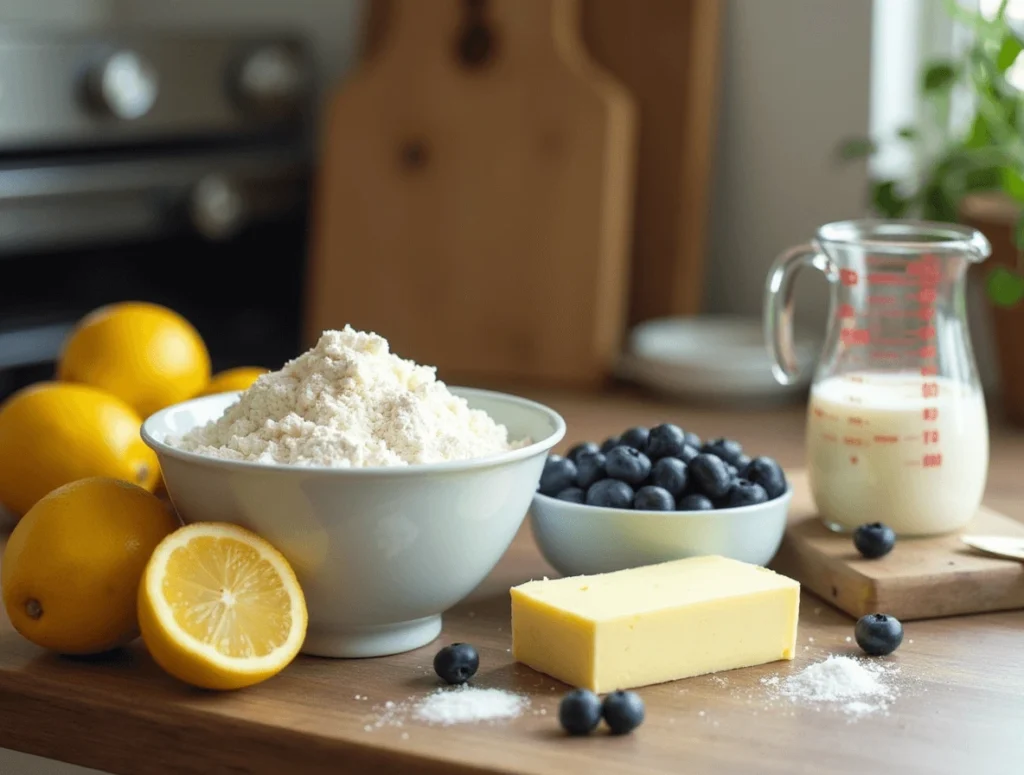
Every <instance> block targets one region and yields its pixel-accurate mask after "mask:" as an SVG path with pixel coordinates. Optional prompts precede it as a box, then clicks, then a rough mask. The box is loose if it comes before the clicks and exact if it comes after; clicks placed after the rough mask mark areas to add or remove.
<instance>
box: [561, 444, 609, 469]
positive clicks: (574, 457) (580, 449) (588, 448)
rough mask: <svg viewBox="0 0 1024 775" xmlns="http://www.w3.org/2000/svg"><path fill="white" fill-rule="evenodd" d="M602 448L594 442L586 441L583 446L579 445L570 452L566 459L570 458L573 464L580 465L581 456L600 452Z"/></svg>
mask: <svg viewBox="0 0 1024 775" xmlns="http://www.w3.org/2000/svg"><path fill="white" fill-rule="evenodd" d="M600 451H601V448H600V447H599V446H597V444H595V443H594V442H592V441H584V442H583V443H582V444H577V445H576V446H575V447H573V448H572V449H570V450H569V452H568V453H567V454H566V457H567V458H569V459H570V460H571V461H572V462H573V463H576V464H577V465H579V462H580V455H584V454H587V453H589V452H600Z"/></svg>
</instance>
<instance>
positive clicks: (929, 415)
mask: <svg viewBox="0 0 1024 775" xmlns="http://www.w3.org/2000/svg"><path fill="white" fill-rule="evenodd" d="M921 417H922V419H923V420H924V421H925V422H935V421H936V420H938V419H939V410H938V408H936V407H934V406H929V407H927V408H926V409H924V410H923V411H922V412H921Z"/></svg>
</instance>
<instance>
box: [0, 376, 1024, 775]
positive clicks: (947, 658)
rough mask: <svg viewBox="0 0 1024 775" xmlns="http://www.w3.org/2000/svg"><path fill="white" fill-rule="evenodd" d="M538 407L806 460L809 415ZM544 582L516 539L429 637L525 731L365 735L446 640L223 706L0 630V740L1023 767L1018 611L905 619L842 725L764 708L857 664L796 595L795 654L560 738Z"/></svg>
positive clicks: (483, 767) (1011, 447) (70, 750)
mask: <svg viewBox="0 0 1024 775" xmlns="http://www.w3.org/2000/svg"><path fill="white" fill-rule="evenodd" d="M534 397H536V398H538V399H539V400H542V401H545V402H547V403H549V404H551V405H552V406H554V407H555V408H556V409H558V410H559V411H561V412H562V413H563V414H564V415H565V418H566V420H567V422H568V424H569V428H570V431H569V438H568V439H567V441H566V444H564V445H563V446H567V445H568V444H569V443H573V442H575V441H578V440H581V439H582V438H586V437H590V438H595V439H600V438H603V437H604V436H606V435H607V434H608V433H611V432H617V431H621V430H622V429H623V428H625V427H627V426H629V425H635V424H646V423H650V424H654V423H657V422H660V421H666V420H670V421H673V422H677V423H679V424H680V425H682V426H684V427H685V428H687V429H692V430H694V431H695V432H697V433H699V434H701V435H702V436H718V435H726V436H731V437H733V438H738V439H740V440H741V441H743V442H745V445H746V446H747V448H748V449H749V450H750V451H751V452H753V453H754V454H758V453H760V454H768V455H772V456H775V457H776V458H778V459H779V461H780V462H782V463H783V465H785V466H787V467H794V466H798V465H801V464H802V454H803V453H802V449H803V443H802V435H803V413H802V411H800V410H796V409H785V410H777V411H769V412H749V413H747V412H745V413H739V412H722V411H712V410H698V409H690V408H686V409H683V408H679V407H674V406H670V405H666V404H662V403H659V402H658V401H656V400H651V399H647V398H642V397H637V396H635V395H623V394H618V395H615V396H609V397H601V398H593V397H591V398H580V397H577V396H573V395H569V394H539V395H535V396H534ZM993 425H994V426H995V427H994V428H993V441H992V461H993V462H992V470H991V475H990V481H989V489H988V497H987V498H986V503H988V504H989V505H990V506H992V507H993V508H996V509H999V510H1001V511H1003V512H1004V513H1007V514H1010V515H1011V516H1013V517H1015V518H1017V519H1022V518H1024V502H1022V499H1021V495H1022V494H1024V481H1022V480H1021V478H1020V471H1021V470H1024V436H1021V435H1016V434H1010V433H1008V432H1002V431H1000V430H999V428H998V427H997V426H996V424H995V423H993ZM544 574H553V571H552V570H551V569H550V567H548V566H547V565H546V563H545V562H544V560H543V559H542V558H541V557H540V555H539V554H538V552H537V550H536V548H535V546H534V545H533V543H532V540H531V537H530V534H529V530H528V527H527V526H524V529H523V530H522V531H521V532H520V534H519V536H518V537H517V539H516V541H515V543H514V544H513V546H512V547H511V549H510V550H509V552H508V553H507V554H506V556H505V557H504V559H503V560H502V561H501V563H500V564H499V565H498V567H497V568H496V569H495V570H494V572H493V573H492V574H491V576H490V577H489V578H488V580H487V581H486V582H485V583H484V584H483V585H482V586H481V588H480V589H478V590H477V591H476V592H475V593H474V594H473V595H472V596H471V597H470V599H468V600H467V601H465V602H464V603H463V604H462V605H460V606H459V607H457V608H456V609H454V610H453V611H451V612H449V613H448V614H446V615H445V624H444V632H443V634H442V640H441V641H440V642H451V641H468V642H471V643H473V644H475V645H476V646H477V647H478V649H479V651H480V655H481V668H480V672H479V674H478V675H477V677H476V679H475V681H474V683H475V684H476V685H477V686H480V687H500V688H504V689H508V690H513V691H517V692H522V693H525V694H527V695H529V697H530V699H531V708H530V710H529V711H528V712H527V713H526V714H525V715H524V716H523V717H521V718H519V719H516V720H514V721H511V722H508V723H497V724H494V725H489V724H481V725H464V726H453V727H446V728H440V727H428V726H424V725H422V724H420V723H418V722H413V721H406V722H405V723H404V724H403V726H401V727H398V726H390V725H384V726H382V727H380V728H377V727H376V726H375V722H376V721H377V720H378V719H379V718H381V715H382V713H383V712H384V703H386V702H389V701H390V702H396V703H397V702H402V701H404V700H406V699H407V698H409V697H410V696H413V695H416V696H421V695H423V694H426V693H428V692H430V691H432V690H433V689H435V688H436V687H437V679H436V678H435V677H434V676H433V672H432V669H431V660H432V658H433V655H434V653H435V651H436V650H437V648H438V647H439V643H440V642H439V643H437V644H433V645H431V646H428V647H426V648H423V649H419V650H417V651H413V652H410V653H407V654H401V655H398V656H393V657H385V658H380V659H369V660H339V661H335V660H327V659H316V658H307V657H300V658H299V659H298V660H297V661H296V662H295V663H294V664H293V665H292V666H290V667H289V668H288V669H287V670H286V671H285V672H284V673H282V674H281V675H280V676H278V677H276V678H274V679H271V680H270V681H268V682H267V683H265V684H263V685H261V686H257V687H253V688H251V689H247V690H244V691H240V692H236V693H230V694H215V693H210V692H202V691H197V690H193V689H190V688H188V687H186V686H183V685H181V684H179V683H177V682H176V681H175V680H173V679H172V678H170V677H168V676H166V675H164V674H163V673H162V672H161V671H160V670H159V669H158V668H157V667H156V666H155V665H154V664H153V663H152V661H151V660H150V659H149V657H148V655H147V654H146V652H145V650H144V648H142V646H141V644H139V643H136V644H134V645H133V646H132V647H130V648H128V649H125V650H123V651H120V652H117V653H115V654H112V655H109V656H104V657H97V658H90V659H80V658H79V659H72V658H65V657H59V656H55V655H51V654H47V653H44V652H42V651H41V650H39V649H37V648H35V647H34V646H32V645H31V644H29V643H28V642H26V641H24V640H22V639H21V638H20V637H19V636H18V635H17V634H16V633H15V632H13V630H12V629H11V627H10V624H9V623H7V622H6V621H5V622H3V624H2V629H0V746H3V747H6V748H11V749H15V750H18V751H24V752H28V753H32V754H36V755H39V756H44V757H47V758H50V759H56V760H60V761H65V762H71V763H75V764H80V765H85V766H88V767H94V768H99V769H103V770H107V771H110V772H114V773H125V774H126V775H127V774H131V775H136V774H137V775H151V774H152V775H155V774H157V773H197V772H202V773H205V774H207V775H216V774H217V773H243V772H244V773H268V774H270V773H273V774H274V775H278V774H279V773H281V772H295V773H303V774H304V775H305V774H306V773H332V774H333V773H338V772H349V771H363V770H367V771H369V770H373V771H374V772H375V773H378V774H380V775H383V773H388V772H424V773H470V772H472V773H480V772H523V773H547V772H551V773H555V772H567V771H571V772H583V771H586V772H587V773H588V774H589V773H599V772H616V773H622V772H638V773H639V772H673V773H674V772H687V773H690V774H691V775H696V774H697V773H702V772H708V773H710V772H714V773H717V774H718V775H733V774H734V773H735V774H736V775H739V773H759V775H767V774H768V773H780V774H781V773H787V774H788V773H804V772H806V773H812V772H813V773H818V772H829V773H840V774H842V775H847V774H848V775H863V774H864V773H869V772H900V773H929V775H937V774H938V773H962V772H978V773H985V775H995V774H997V773H1007V774H1009V773H1019V772H1020V767H1021V764H1020V763H1021V761H1024V735H1022V730H1024V669H1022V668H1021V665H1022V664H1024V612H1022V611H1013V612H1006V613H998V614H985V615H978V616H969V617H958V618H952V619H944V620H931V621H921V622H911V623H908V624H907V625H906V639H905V640H904V644H903V646H902V648H901V649H900V650H899V651H897V652H896V654H894V655H893V656H892V657H891V660H892V661H893V662H895V663H897V664H898V665H899V668H900V676H899V680H898V682H897V683H898V685H899V686H900V693H899V696H898V697H897V698H896V699H895V700H894V701H893V703H892V705H891V707H890V708H889V710H888V713H878V714H874V715H870V716H867V717H864V718H860V719H858V720H855V721H852V722H851V719H850V717H848V716H846V715H844V714H842V713H840V712H838V711H835V710H833V709H830V708H819V709H815V708H814V707H808V706H807V705H806V704H795V703H791V702H788V701H779V700H773V699H772V698H771V697H770V695H769V690H768V689H767V688H766V687H765V686H764V685H763V684H762V683H761V679H762V678H764V677H767V676H772V675H776V674H777V675H779V676H785V675H786V674H788V673H790V672H792V671H795V670H799V669H800V668H802V667H804V666H806V665H807V664H808V663H809V662H810V661H816V660H820V659H822V658H824V657H825V656H826V655H828V654H830V653H855V652H856V648H855V647H853V646H852V644H850V643H848V642H847V641H846V639H847V637H848V636H851V635H852V634H853V620H852V619H850V618H849V617H848V616H846V615H845V614H843V613H841V612H839V611H837V610H836V609H833V608H831V607H829V606H828V605H827V604H825V603H824V602H822V601H821V600H819V599H817V598H815V597H814V596H812V595H810V594H807V593H805V594H804V596H803V599H802V601H801V619H800V631H799V638H798V644H799V645H798V647H797V648H798V653H797V658H796V660H794V662H792V663H788V662H783V663H775V664H771V665H764V666H761V667H755V668H748V669H745V670H738V671H732V672H728V673H723V674H720V675H718V676H705V677H701V678H693V679H688V680H684V681H678V682H674V683H670V684H664V685H660V686H654V687H647V688H645V689H642V690H640V692H641V694H642V696H643V697H644V699H645V701H646V703H647V721H646V723H645V724H644V725H643V726H642V727H641V728H640V729H639V730H638V731H637V732H636V733H635V734H634V735H632V736H630V737H625V738H611V737H608V736H606V735H604V734H598V735H595V736H594V737H591V738H585V739H569V738H566V737H564V736H563V735H562V734H561V733H560V730H559V727H558V722H557V708H558V701H559V699H560V698H561V696H562V694H563V692H564V691H565V686H564V685H562V684H560V683H558V682H557V681H554V680H552V679H549V678H547V677H546V676H543V675H540V674H538V673H535V672H533V671H532V670H530V669H528V668H526V667H523V666H521V665H517V664H515V663H513V662H512V659H511V654H510V653H509V651H508V649H509V648H510V646H511V636H510V632H509V603H508V588H509V587H510V586H511V585H513V584H517V583H519V582H522V581H524V580H527V579H530V578H538V577H540V576H542V575H544Z"/></svg>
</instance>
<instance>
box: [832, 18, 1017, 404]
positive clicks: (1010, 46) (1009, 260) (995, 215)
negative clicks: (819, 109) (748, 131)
mask: <svg viewBox="0 0 1024 775" xmlns="http://www.w3.org/2000/svg"><path fill="white" fill-rule="evenodd" d="M1007 4H1008V0H1002V2H1001V3H1000V5H999V8H998V9H997V11H996V13H995V14H994V15H993V16H992V17H991V18H989V17H986V16H985V15H983V14H982V13H981V12H980V11H971V10H968V9H965V8H963V7H962V6H960V5H959V4H958V3H957V2H956V0H946V8H947V11H948V13H949V14H950V15H951V16H952V18H953V19H954V20H955V21H956V22H957V23H959V24H963V25H966V26H967V27H968V28H969V29H970V30H971V32H972V42H971V44H970V45H969V46H967V47H966V48H965V50H964V51H963V52H962V53H961V54H960V55H958V56H957V57H956V58H951V59H942V60H936V61H932V62H929V63H928V64H927V65H926V66H925V67H924V69H923V72H922V74H921V82H920V89H921V94H922V97H923V98H924V99H923V102H924V108H925V109H924V111H923V113H924V117H923V120H922V121H921V122H920V123H919V124H918V125H916V126H907V127H903V128H901V129H900V130H899V131H898V132H897V133H896V136H895V137H891V138H863V137H857V138H850V139H847V140H845V141H843V142H842V143H841V144H840V146H839V148H838V153H839V156H840V157H841V158H842V159H845V160H852V159H862V158H864V157H867V156H871V155H872V154H874V153H875V152H876V151H877V150H878V148H879V147H880V144H881V143H884V142H897V143H906V144H909V146H910V147H912V148H913V150H914V152H915V156H916V158H917V160H918V161H919V170H918V174H917V175H916V179H915V180H896V179H877V180H873V181H872V182H871V185H870V203H871V208H872V210H874V211H875V213H876V214H878V215H879V216H882V217H887V218H904V217H917V218H924V219H927V220H937V221H959V222H964V223H968V224H970V225H972V226H974V227H975V228H978V229H980V230H981V231H982V232H984V234H985V235H986V236H987V237H988V238H989V241H990V242H991V243H992V249H993V253H992V259H990V261H989V262H987V265H986V266H985V269H984V271H985V272H986V278H985V290H986V294H987V297H988V299H989V300H990V301H991V306H992V311H991V312H992V314H991V317H992V323H993V332H994V339H995V345H996V351H997V353H998V359H999V367H1000V378H1001V382H1002V394H1003V399H1004V404H1005V407H1006V412H1007V415H1008V417H1009V418H1010V419H1012V420H1014V421H1017V422H1020V423H1024V347H1022V346H1021V344H1022V343H1021V341H1020V337H1021V335H1022V334H1024V303H1022V302H1024V92H1022V91H1021V90H1020V89H1019V88H1017V87H1016V86H1014V85H1013V84H1012V83H1010V82H1009V80H1008V78H1007V74H1008V72H1010V69H1011V67H1013V65H1014V63H1015V62H1016V61H1017V58H1018V57H1019V56H1020V55H1021V52H1022V51H1024V42H1022V38H1021V35H1020V34H1019V33H1018V32H1017V31H1016V30H1015V29H1014V27H1013V25H1012V24H1011V21H1010V20H1009V19H1008V18H1007V15H1006V7H1007ZM958 91H962V92H964V93H968V94H969V95H970V97H971V99H972V102H973V115H972V116H971V120H970V122H969V124H968V126H967V128H966V130H965V131H959V132H957V131H954V130H953V129H951V126H950V106H951V104H952V102H953V98H954V94H956V93H957V92H958Z"/></svg>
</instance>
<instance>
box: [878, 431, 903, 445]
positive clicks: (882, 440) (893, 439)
mask: <svg viewBox="0 0 1024 775" xmlns="http://www.w3.org/2000/svg"><path fill="white" fill-rule="evenodd" d="M872 440H873V441H874V442H875V444H896V443H897V442H899V440H900V437H899V436H883V435H882V434H880V433H876V434H875V435H874V436H873V437H872Z"/></svg>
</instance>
